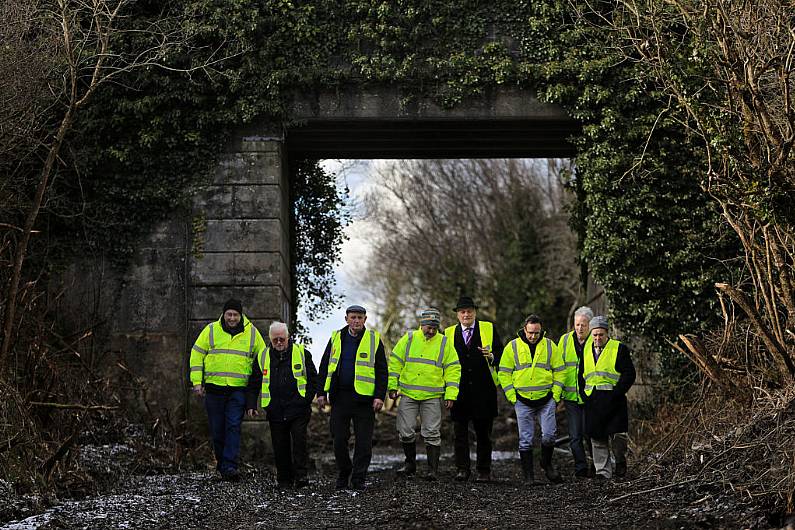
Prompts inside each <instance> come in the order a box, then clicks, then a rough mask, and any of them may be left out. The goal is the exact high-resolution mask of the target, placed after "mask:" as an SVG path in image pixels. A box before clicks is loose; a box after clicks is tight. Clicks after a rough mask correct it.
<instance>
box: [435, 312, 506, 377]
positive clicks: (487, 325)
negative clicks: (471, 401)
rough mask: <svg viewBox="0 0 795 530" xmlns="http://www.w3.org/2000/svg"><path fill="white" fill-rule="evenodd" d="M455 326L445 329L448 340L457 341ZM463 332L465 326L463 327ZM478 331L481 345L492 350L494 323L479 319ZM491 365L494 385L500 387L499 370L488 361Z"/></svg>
mask: <svg viewBox="0 0 795 530" xmlns="http://www.w3.org/2000/svg"><path fill="white" fill-rule="evenodd" d="M456 327H457V325H455V326H450V327H449V328H447V329H445V330H444V335H445V336H446V337H447V340H449V341H450V342H454V341H455V328H456ZM461 329H462V332H463V327H462V328H461ZM478 333H479V334H480V345H481V346H482V347H483V348H486V350H488V351H491V350H492V346H494V324H492V323H491V322H484V321H482V320H478ZM486 364H488V365H489V372H490V373H491V378H492V379H493V380H494V386H496V387H497V388H499V387H500V380H499V378H498V377H497V370H495V369H494V367H493V366H492V365H491V363H486Z"/></svg>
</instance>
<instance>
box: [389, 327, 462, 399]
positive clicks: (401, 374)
mask: <svg viewBox="0 0 795 530" xmlns="http://www.w3.org/2000/svg"><path fill="white" fill-rule="evenodd" d="M460 381H461V363H460V362H459V361H458V354H457V353H456V351H455V347H454V346H453V341H452V340H450V339H448V338H447V337H446V336H445V335H444V333H436V335H434V336H433V338H431V339H430V340H426V339H425V335H424V334H423V333H422V330H419V329H416V330H413V331H409V332H408V333H406V334H405V335H403V337H402V338H401V339H400V340H399V341H398V343H397V344H395V347H394V348H393V349H392V355H390V357H389V390H400V393H401V394H404V395H406V396H408V397H410V398H412V399H417V400H424V399H432V398H439V397H442V396H444V399H445V400H451V401H455V399H456V398H457V397H458V389H459V382H460Z"/></svg>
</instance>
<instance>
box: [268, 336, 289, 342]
mask: <svg viewBox="0 0 795 530" xmlns="http://www.w3.org/2000/svg"><path fill="white" fill-rule="evenodd" d="M271 342H287V337H273V338H272V339H271Z"/></svg>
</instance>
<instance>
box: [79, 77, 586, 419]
mask: <svg viewBox="0 0 795 530" xmlns="http://www.w3.org/2000/svg"><path fill="white" fill-rule="evenodd" d="M405 96H406V95H405V94H401V93H400V91H399V90H397V89H393V88H386V87H382V88H372V89H362V88H361V87H355V86H354V87H349V88H347V89H340V90H337V91H334V92H328V93H319V94H310V95H302V96H300V97H295V98H294V101H293V103H292V110H291V113H290V123H291V124H292V125H290V126H286V127H284V128H280V129H278V130H275V129H274V128H273V126H272V125H268V124H261V125H257V126H250V127H248V128H247V129H245V130H242V131H240V133H239V135H238V136H237V138H236V139H234V141H232V142H231V144H230V146H229V149H228V150H227V152H226V153H225V154H224V155H223V156H222V158H221V159H220V160H219V162H218V169H217V171H216V173H215V178H214V181H213V182H212V183H211V184H210V185H209V186H207V187H206V188H204V189H203V190H201V192H200V193H198V194H197V196H196V197H195V199H194V201H193V203H194V208H193V212H192V215H190V216H189V217H185V216H176V217H175V218H174V219H172V220H170V221H168V222H166V223H163V224H162V225H161V226H159V227H158V228H157V230H155V231H154V233H153V234H152V235H151V236H150V237H149V238H148V240H147V241H146V242H145V243H144V244H143V245H142V246H141V248H140V249H139V251H138V253H137V257H136V259H135V262H134V263H133V264H132V266H131V267H130V270H129V272H128V273H127V274H126V276H125V277H124V278H121V279H117V281H116V289H114V290H113V292H114V293H115V294H114V295H113V296H105V297H104V299H103V301H102V304H101V305H102V306H103V307H105V308H106V310H107V311H109V313H108V314H110V315H113V318H112V320H110V323H109V326H110V329H109V333H110V343H111V348H112V350H113V351H115V352H119V354H120V355H121V356H123V358H125V359H126V364H127V365H128V366H129V367H130V369H131V371H132V372H133V373H134V375H135V376H137V377H138V378H139V381H140V382H141V383H142V384H143V387H144V388H145V389H146V392H147V399H148V400H149V402H150V405H151V406H153V407H156V408H157V409H166V410H172V411H174V410H175V409H177V408H178V407H180V406H181V405H183V404H184V400H185V399H186V397H185V396H186V392H185V389H186V381H187V375H186V370H187V357H188V352H189V350H190V346H191V344H192V342H193V341H194V340H195V338H196V336H197V334H198V332H199V331H200V329H201V328H202V326H204V325H205V324H206V323H207V322H208V321H210V320H213V319H216V318H218V316H219V314H220V309H221V306H222V305H223V302H224V301H225V300H226V299H227V298H228V297H230V296H236V297H238V298H240V299H241V300H242V301H243V305H244V311H245V313H246V314H247V315H248V316H249V317H250V318H251V319H252V320H253V321H254V322H255V323H256V324H257V325H258V327H260V328H261V329H263V328H266V327H267V325H268V324H269V323H270V321H272V320H274V319H284V320H285V321H288V322H289V320H290V315H291V304H292V303H293V301H292V300H291V299H290V292H291V289H290V285H291V281H292V279H291V278H290V226H289V208H290V204H289V195H288V185H289V166H290V160H295V159H301V158H316V159H320V158H360V159H367V158H370V159H372V158H503V157H517V158H533V157H567V156H571V155H572V154H573V149H572V146H571V145H570V144H569V142H568V141H567V138H569V137H570V136H571V135H572V134H573V133H575V132H577V130H578V127H579V126H578V124H577V123H575V122H574V121H573V120H571V119H569V118H568V117H567V116H566V115H565V114H564V113H563V112H562V110H561V109H559V108H557V107H555V106H551V105H547V104H543V103H541V102H539V101H538V100H537V99H536V98H535V97H534V95H533V94H531V93H527V92H523V91H519V90H510V89H503V90H497V91H494V92H492V93H489V94H487V95H485V96H484V97H482V98H480V99H478V100H471V101H468V102H465V103H463V104H461V105H459V106H458V107H456V108H455V109H452V110H448V109H443V108H440V107H439V106H438V105H436V104H434V103H433V102H431V101H428V100H423V99H416V98H407V97H405ZM91 274H94V275H97V274H100V272H98V271H97V270H94V271H91V272H89V271H85V270H81V271H80V274H79V275H77V274H76V276H79V277H80V278H82V279H85V278H87V277H91ZM76 283H83V282H80V281H76ZM88 283H94V282H88ZM94 285H96V283H94ZM89 298H90V296H89V293H88V288H86V289H85V290H84V296H83V297H78V298H77V299H76V302H75V303H77V304H84V303H88V299H89Z"/></svg>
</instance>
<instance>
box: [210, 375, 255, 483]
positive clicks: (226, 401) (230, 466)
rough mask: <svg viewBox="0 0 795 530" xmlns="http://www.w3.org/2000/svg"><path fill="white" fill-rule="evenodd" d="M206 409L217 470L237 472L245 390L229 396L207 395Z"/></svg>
mask: <svg viewBox="0 0 795 530" xmlns="http://www.w3.org/2000/svg"><path fill="white" fill-rule="evenodd" d="M204 407H205V408H206V409H207V419H208V421H209V424H210V435H211V436H212V438H213V451H214V452H215V461H216V469H217V470H218V471H219V472H220V473H229V472H230V471H236V470H237V457H238V454H239V453H240V424H241V423H243V413H244V412H245V408H246V397H245V394H244V390H243V389H242V388H241V389H240V390H234V391H233V392H232V393H231V394H229V395H228V396H226V395H222V394H210V393H207V394H205V396H204Z"/></svg>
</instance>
